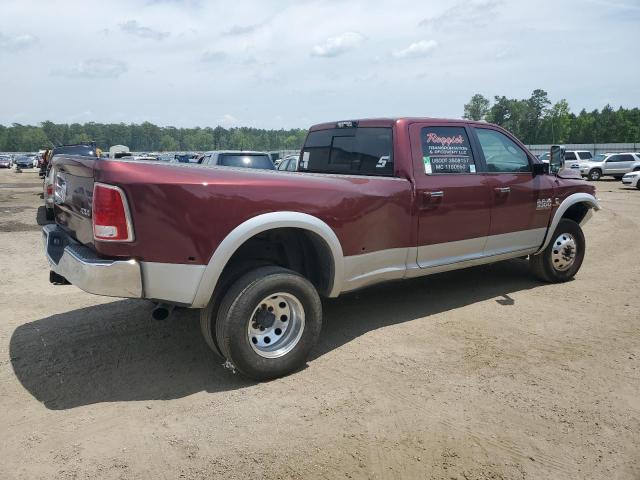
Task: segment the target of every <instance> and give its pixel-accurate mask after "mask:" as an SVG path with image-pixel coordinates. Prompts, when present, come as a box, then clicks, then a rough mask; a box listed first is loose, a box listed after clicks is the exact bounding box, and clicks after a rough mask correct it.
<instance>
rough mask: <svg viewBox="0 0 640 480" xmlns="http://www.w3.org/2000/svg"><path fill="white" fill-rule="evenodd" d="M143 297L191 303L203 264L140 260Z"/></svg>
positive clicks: (200, 277)
mask: <svg viewBox="0 0 640 480" xmlns="http://www.w3.org/2000/svg"><path fill="white" fill-rule="evenodd" d="M140 268H141V270H142V284H143V285H144V296H145V298H149V299H154V300H162V301H164V302H170V303H177V304H185V305H191V304H192V303H193V299H194V297H195V295H196V291H197V290H198V285H199V284H200V281H201V280H202V275H203V274H204V271H205V268H206V266H205V265H189V264H183V263H159V262H140Z"/></svg>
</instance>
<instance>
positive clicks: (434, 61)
mask: <svg viewBox="0 0 640 480" xmlns="http://www.w3.org/2000/svg"><path fill="white" fill-rule="evenodd" d="M58 3H59V2H58ZM637 3H638V1H637V0H588V1H585V0H564V1H561V2H560V1H558V0H538V1H536V2H523V1H517V0H501V1H499V0H440V1H439V2H415V1H413V0H395V1H394V2H389V1H388V0H349V1H344V0H303V1H293V0H282V1H278V2H264V1H259V0H244V1H241V2H238V1H236V2H220V1H206V0H110V1H108V2H105V1H100V0H66V1H65V6H67V8H66V10H65V15H60V7H59V5H58V4H57V3H56V2H34V1H25V0H0V12H1V13H0V23H2V24H3V27H4V28H2V29H0V32H1V33H0V64H1V65H2V69H3V71H5V72H19V75H4V76H0V88H2V89H3V91H6V92H12V93H11V95H4V96H3V97H2V99H1V101H0V105H1V108H0V123H1V124H10V123H12V122H13V121H14V120H15V119H19V121H20V122H21V123H37V122H40V121H43V120H45V118H43V116H44V115H45V114H46V116H47V117H50V119H51V120H53V121H59V120H67V119H69V118H71V116H72V115H75V114H77V113H78V112H85V111H90V112H93V117H91V118H87V120H94V121H96V122H112V121H115V122H121V121H124V122H129V121H132V119H139V120H140V121H141V120H144V119H151V120H155V121H157V122H158V123H160V124H163V125H175V126H195V125H201V126H207V125H212V126H214V125H216V123H217V120H218V119H220V118H223V115H225V114H227V115H231V116H232V117H234V118H235V119H236V122H242V124H243V125H251V126H256V127H260V128H270V127H308V126H309V125H310V124H313V123H316V122H320V121H330V120H335V119H340V118H357V117H368V116H393V115H405V114H406V115H418V116H419V115H430V116H443V117H458V116H460V115H462V108H463V105H464V104H465V103H466V102H468V101H469V98H470V97H471V96H472V95H473V94H474V93H478V92H479V93H482V94H484V95H485V96H487V97H489V98H492V97H493V96H494V95H506V96H507V97H509V98H525V97H526V96H528V95H529V94H530V93H531V91H532V90H533V89H535V88H543V89H544V90H546V91H547V92H549V96H550V97H551V98H552V99H553V100H556V99H560V98H566V99H567V101H568V102H569V104H570V106H571V109H572V111H573V112H579V111H580V110H581V109H582V108H586V109H587V110H591V109H593V108H600V107H601V105H600V99H601V98H608V99H609V101H610V103H611V104H613V105H614V106H616V107H617V106H618V105H623V106H625V107H634V106H638V99H640V85H639V84H638V82H637V80H636V79H637V78H638V76H639V75H640V65H638V64H637V62H635V63H634V62H628V59H629V58H634V55H636V53H637V52H636V51H637V44H638V42H637V39H636V38H635V37H636V36H637V33H636V30H634V29H633V28H627V27H630V23H632V22H633V21H636V23H637V19H638V18H639V17H638V14H637V12H638V11H640V10H639V9H638V7H637V6H635V5H636V4H637ZM623 4H626V5H627V6H629V7H628V8H624V7H623ZM632 6H635V7H632ZM549 11H553V12H554V14H553V15H551V16H549V14H548V12H549ZM87 12H91V18H93V19H102V21H100V22H97V23H96V22H95V21H87V18H88V16H87V15H88V13H87ZM634 12H635V13H634ZM567 18H571V19H572V21H571V22H567V21H566V19H567ZM51 19H55V21H51ZM421 19H427V20H426V21H425V22H424V24H423V25H419V24H418V23H419V22H420V20H421ZM127 21H133V22H134V23H133V24H127V23H126V22H127ZM122 22H124V30H122V29H121V26H120V24H121V23H122ZM256 25H260V26H259V28H253V27H254V26H256ZM622 26H624V27H625V28H622ZM23 27H24V28H23ZM104 29H108V32H104ZM127 29H128V30H129V32H127V31H126V30H127ZM145 29H149V30H150V31H151V32H149V31H147V30H145ZM585 31H588V32H589V34H588V35H581V34H580V32H585ZM154 32H155V33H154ZM158 32H159V33H160V36H158V35H157V33H158ZM355 32H357V33H355ZM611 32H615V35H614V36H615V38H614V36H612V33H611ZM162 33H165V34H166V33H168V34H169V35H165V36H162ZM140 35H142V37H140ZM36 36H37V37H38V38H37V39H36V38H35V37H36ZM327 37H332V39H331V40H329V39H327ZM158 38H163V39H162V40H157V39H158ZM559 39H562V41H559ZM420 40H423V41H429V40H433V41H437V42H438V45H437V46H436V47H429V46H428V45H427V46H426V47H424V46H421V45H420V43H419V41H420ZM413 43H415V44H417V45H415V46H413V47H411V44H413ZM430 48H431V50H430V53H431V56H427V57H421V56H420V55H427V54H429V49H430ZM16 51H17V52H18V53H12V52H16ZM345 52H346V53H345ZM549 52H553V55H550V54H549ZM394 54H395V56H394ZM330 56H333V57H332V58H327V57H330ZM413 56H416V57H417V58H413V59H412V57H413ZM636 56H637V55H636ZM396 57H399V58H396ZM567 58H570V59H571V61H572V63H575V64H585V65H586V64H589V62H591V61H592V60H593V58H598V62H599V64H598V66H599V68H596V69H592V71H590V73H589V75H588V76H582V77H580V78H576V79H574V81H572V82H570V83H568V82H566V79H565V78H563V77H562V76H559V75H557V72H558V71H559V70H562V68H564V67H566V61H567ZM87 59H89V60H87ZM425 59H426V61H425ZM81 60H85V61H82V62H81ZM625 62H626V63H625ZM623 64H625V65H626V64H628V66H626V67H625V68H626V70H625V73H626V74H625V75H613V76H612V75H611V74H610V72H611V71H613V70H615V69H616V68H618V67H619V65H623ZM541 66H542V67H541ZM42 72H45V74H46V72H53V73H54V75H52V76H49V77H48V78H46V81H42ZM124 72H126V73H124ZM151 72H155V73H151ZM514 72H515V73H514ZM123 73H124V74H123ZM516 73H517V75H516V76H517V80H516V81H514V75H515V74H516ZM421 75H422V76H421ZM70 77H73V78H74V80H73V81H69V78H70ZM102 78H105V79H106V80H100V79H102ZM115 78H117V79H118V80H114V79H115ZM125 78H126V81H123V80H124V79H125ZM416 98H420V99H421V102H416V101H415V99H416ZM169 104H170V108H169V107H168V105H169ZM47 112H48V113H47ZM276 115H280V116H281V117H282V120H274V118H275V116H276ZM237 119H240V120H237ZM225 121H226V122H231V124H234V123H233V119H229V118H227V119H226V120H225ZM238 124H239V123H235V125H238Z"/></svg>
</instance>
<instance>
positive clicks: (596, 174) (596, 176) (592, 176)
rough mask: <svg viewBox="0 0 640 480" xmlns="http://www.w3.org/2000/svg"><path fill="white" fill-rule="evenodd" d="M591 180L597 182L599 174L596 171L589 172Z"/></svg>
mask: <svg viewBox="0 0 640 480" xmlns="http://www.w3.org/2000/svg"><path fill="white" fill-rule="evenodd" d="M591 178H593V179H594V180H598V179H599V178H600V172H599V171H597V170H596V171H595V172H591Z"/></svg>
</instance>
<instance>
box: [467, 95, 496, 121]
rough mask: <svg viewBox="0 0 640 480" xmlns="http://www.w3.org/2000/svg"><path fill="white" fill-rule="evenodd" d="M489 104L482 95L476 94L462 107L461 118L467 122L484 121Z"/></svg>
mask: <svg viewBox="0 0 640 480" xmlns="http://www.w3.org/2000/svg"><path fill="white" fill-rule="evenodd" d="M490 104H491V102H490V101H489V99H488V98H486V97H484V96H483V95H481V94H479V93H476V94H475V95H474V96H473V97H471V100H469V103H467V104H465V106H464V115H463V118H466V119H467V120H476V121H477V120H484V118H485V117H486V115H487V113H489V105H490Z"/></svg>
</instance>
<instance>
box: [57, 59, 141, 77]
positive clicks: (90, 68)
mask: <svg viewBox="0 0 640 480" xmlns="http://www.w3.org/2000/svg"><path fill="white" fill-rule="evenodd" d="M128 69H129V67H128V65H127V63H126V62H123V61H122V60H114V59H110V58H103V59H89V60H85V61H83V62H80V63H78V64H77V65H74V66H72V67H67V68H57V69H55V70H53V71H52V72H51V73H52V75H55V76H61V77H76V78H92V79H93V78H95V79H100V78H117V77H119V76H120V75H122V74H123V73H126V72H127V70H128Z"/></svg>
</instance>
